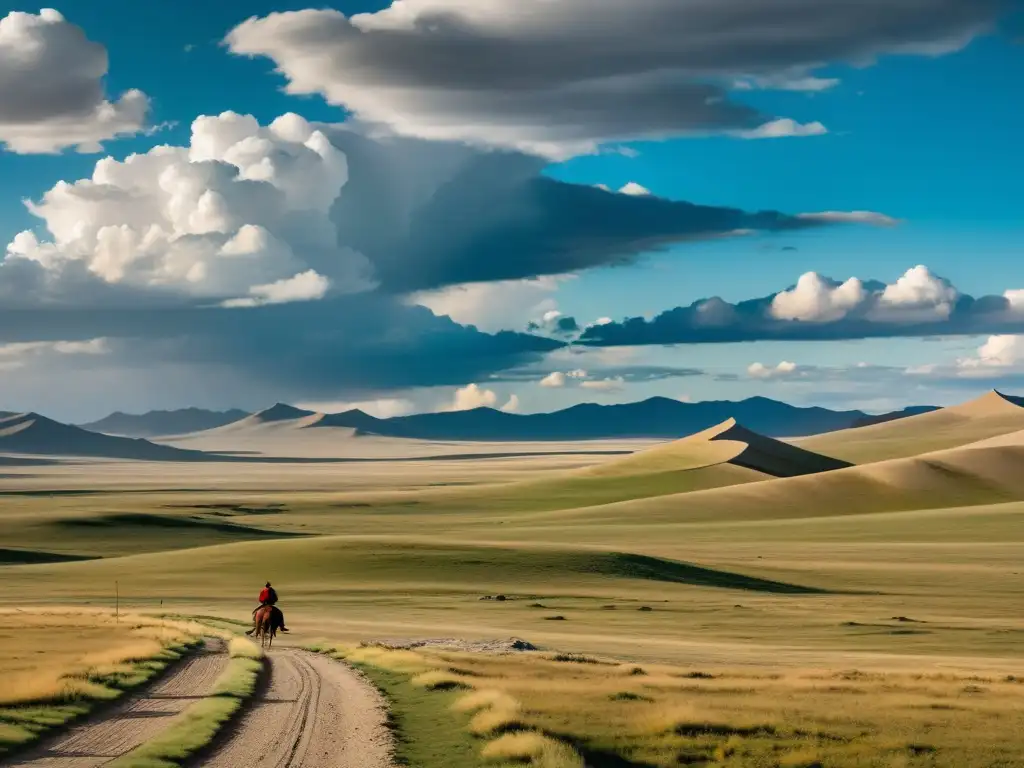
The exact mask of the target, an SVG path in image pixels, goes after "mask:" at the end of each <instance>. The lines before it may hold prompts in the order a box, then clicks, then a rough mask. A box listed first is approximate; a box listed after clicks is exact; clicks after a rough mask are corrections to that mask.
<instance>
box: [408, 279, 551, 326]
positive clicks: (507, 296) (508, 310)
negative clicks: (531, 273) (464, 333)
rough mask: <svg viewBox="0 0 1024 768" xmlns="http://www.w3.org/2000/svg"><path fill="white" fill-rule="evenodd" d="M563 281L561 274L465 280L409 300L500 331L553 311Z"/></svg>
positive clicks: (472, 323) (465, 322) (460, 321)
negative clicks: (492, 279) (493, 280)
mask: <svg viewBox="0 0 1024 768" xmlns="http://www.w3.org/2000/svg"><path fill="white" fill-rule="evenodd" d="M561 282H562V279H561V278H557V277H550V276H549V277H541V278H536V279H532V280H531V279H527V280H499V281H497V282H494V283H466V284H462V285H453V286H449V287H448V288H442V289H439V290H435V291H422V292H417V293H414V294H412V295H411V296H409V297H408V299H407V300H408V301H409V303H411V304H419V305H422V306H424V307H427V308H429V309H430V310H431V311H433V312H434V313H435V314H438V315H445V316H447V317H450V318H451V319H452V320H455V321H456V322H458V323H462V324H464V325H474V326H476V327H477V328H480V329H481V330H484V331H498V330H501V329H503V328H510V327H521V326H524V325H527V324H528V322H529V320H528V318H531V317H535V316H543V315H544V314H546V313H548V312H551V311H554V309H555V304H556V302H555V298H554V297H555V294H556V292H557V291H558V288H559V285H560V284H561Z"/></svg>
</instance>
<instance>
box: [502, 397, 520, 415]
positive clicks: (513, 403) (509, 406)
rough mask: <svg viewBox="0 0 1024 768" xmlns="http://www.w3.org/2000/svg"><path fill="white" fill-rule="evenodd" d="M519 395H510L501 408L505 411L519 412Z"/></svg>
mask: <svg viewBox="0 0 1024 768" xmlns="http://www.w3.org/2000/svg"><path fill="white" fill-rule="evenodd" d="M519 407H520V403H519V395H512V396H510V397H509V399H508V402H507V403H505V404H504V405H503V406H501V410H502V411H504V412H505V413H519Z"/></svg>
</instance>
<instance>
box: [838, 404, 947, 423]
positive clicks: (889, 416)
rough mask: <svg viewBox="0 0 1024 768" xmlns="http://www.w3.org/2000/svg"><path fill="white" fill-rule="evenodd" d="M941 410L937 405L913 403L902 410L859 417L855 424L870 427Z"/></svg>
mask: <svg viewBox="0 0 1024 768" xmlns="http://www.w3.org/2000/svg"><path fill="white" fill-rule="evenodd" d="M938 410H940V409H939V407H938V406H937V405H912V406H910V407H909V408H904V409H903V410H902V411H892V412H891V413H880V414H878V415H877V416H865V417H864V418H863V419H859V420H858V421H857V422H856V423H854V425H853V426H855V427H870V426H871V425H872V424H885V422H887V421H896V420H897V419H905V418H907V417H908V416H920V415H921V414H922V413H931V412H932V411H938Z"/></svg>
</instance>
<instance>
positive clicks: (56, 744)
mask: <svg viewBox="0 0 1024 768" xmlns="http://www.w3.org/2000/svg"><path fill="white" fill-rule="evenodd" d="M227 662H228V655H227V652H226V647H225V644H224V641H222V640H220V639H217V638H207V639H206V646H205V647H204V648H201V649H199V650H198V651H196V652H195V653H193V654H192V655H191V656H189V658H187V659H186V660H185V661H183V662H180V663H179V664H178V665H177V666H176V667H175V668H174V669H173V670H172V671H170V672H169V673H168V675H167V676H166V677H164V678H163V679H162V680H160V681H159V682H158V683H156V684H155V685H153V686H152V687H150V688H147V689H146V690H144V691H141V692H137V693H134V694H129V695H128V697H127V698H126V699H125V701H124V702H123V703H120V704H117V705H115V707H114V708H113V709H112V710H107V711H105V712H104V713H103V714H102V715H98V716H97V717H96V718H95V719H88V720H86V721H85V722H83V723H81V724H79V725H76V726H74V727H72V728H71V729H70V730H69V731H67V732H65V733H63V734H61V735H59V736H57V737H55V739H53V740H51V741H49V742H47V741H44V743H43V745H42V746H40V747H36V748H35V749H33V750H31V751H30V752H28V753H27V754H24V755H21V756H20V757H16V758H14V759H13V760H12V761H11V762H9V763H3V762H0V764H2V765H7V766H11V768H14V767H15V766H18V767H19V768H27V767H30V768H94V767H95V766H101V765H105V764H107V763H109V762H112V761H113V760H116V759H117V758H119V757H121V756H122V755H125V754H127V753H128V752H130V751H131V750H133V749H135V747H137V746H139V745H140V744H142V743H143V742H145V741H148V740H149V739H151V738H153V737H154V736H156V735H157V734H159V733H160V732H162V731H163V730H164V729H165V728H167V726H169V725H170V724H171V721H172V720H173V719H174V718H175V716H177V715H178V714H180V713H181V712H182V711H183V710H185V709H186V708H187V707H189V706H190V705H191V704H193V703H194V702H195V701H196V700H198V699H201V698H203V697H204V696H206V695H207V694H209V692H210V691H211V690H212V689H213V685H214V683H215V682H216V680H217V678H218V677H219V676H220V674H221V672H223V671H224V668H225V667H226V666H227Z"/></svg>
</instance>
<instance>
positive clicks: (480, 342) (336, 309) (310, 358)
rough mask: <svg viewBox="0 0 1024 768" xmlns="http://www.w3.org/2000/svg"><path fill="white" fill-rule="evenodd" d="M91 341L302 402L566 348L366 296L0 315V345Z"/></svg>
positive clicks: (462, 373) (474, 370) (455, 375)
mask: <svg viewBox="0 0 1024 768" xmlns="http://www.w3.org/2000/svg"><path fill="white" fill-rule="evenodd" d="M95 338H108V339H119V340H120V343H119V344H117V345H116V346H115V347H114V348H113V350H112V355H109V356H105V358H104V360H105V361H109V362H110V363H111V364H112V365H117V364H118V363H119V362H123V363H130V364H131V365H136V366H137V365H142V364H145V363H146V362H147V361H148V362H151V363H156V362H161V363H177V364H182V365H188V366H194V367H195V368H196V369H197V370H202V369H221V370H223V369H230V370H234V371H236V372H238V373H240V374H244V375H245V376H249V377H255V378H258V379H259V380H260V382H261V384H263V385H277V386H280V387H282V388H286V389H288V390H289V391H297V392H301V394H302V395H303V396H306V397H314V396H319V395H324V394H329V395H333V394H336V393H337V392H338V391H341V390H346V391H363V390H365V391H380V390H388V389H401V388H405V387H417V386H435V385H455V384H465V383H466V382H467V381H472V380H474V379H478V378H483V377H487V376H490V375H491V374H494V373H496V372H498V371H502V370H505V369H507V368H511V367H515V366H520V365H527V364H530V363H531V362H535V361H537V360H539V359H540V358H541V357H542V356H543V354H545V353H546V352H549V351H552V350H554V349H558V348H560V347H561V346H563V345H562V343H561V342H558V341H553V340H550V339H544V338H539V337H536V336H530V335H527V334H521V333H511V332H502V333H498V334H486V333H481V332H479V331H477V330H476V329H474V328H470V327H466V326H461V325H459V324H457V323H455V322H453V321H451V320H449V319H448V318H442V317H436V316H435V315H433V314H432V313H431V312H430V311H429V310H427V309H424V308H422V307H410V306H407V305H405V304H402V303H401V302H398V301H394V300H391V299H387V298H384V297H380V296H373V295H365V296H356V297H345V298H343V299H327V300H323V301H315V302H301V303H294V304H280V305H268V306H262V307H253V308H238V309H230V308H223V307H201V306H197V305H192V306H178V307H164V308H160V307H151V308H143V307H134V308H130V307H122V308H120V309H113V308H112V309H100V308H95V307H94V308H88V309H79V308H48V309H28V308H24V309H20V310H18V309H2V308H0V344H6V343H18V342H27V341H79V340H89V339H95ZM119 356H121V357H123V359H122V360H120V361H119V360H118V359H117V357H119Z"/></svg>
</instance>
